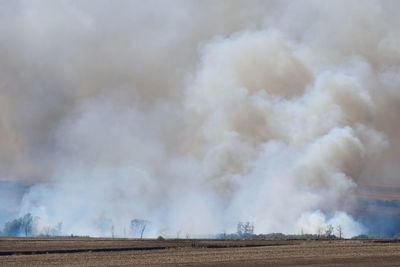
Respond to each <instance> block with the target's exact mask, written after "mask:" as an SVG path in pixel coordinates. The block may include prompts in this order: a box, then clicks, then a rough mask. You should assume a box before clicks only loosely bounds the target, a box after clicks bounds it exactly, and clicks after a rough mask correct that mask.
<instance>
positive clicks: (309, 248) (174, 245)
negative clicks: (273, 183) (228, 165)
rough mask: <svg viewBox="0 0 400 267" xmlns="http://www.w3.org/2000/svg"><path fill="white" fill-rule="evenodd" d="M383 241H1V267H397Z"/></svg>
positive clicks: (399, 254)
mask: <svg viewBox="0 0 400 267" xmlns="http://www.w3.org/2000/svg"><path fill="white" fill-rule="evenodd" d="M383 241H384V242H382V240H375V241H353V240H335V241H328V240H190V239H183V240H174V239H168V240H133V239H94V238H84V239H83V238H0V266H400V243H398V242H395V241H396V240H383Z"/></svg>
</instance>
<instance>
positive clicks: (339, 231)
mask: <svg viewBox="0 0 400 267" xmlns="http://www.w3.org/2000/svg"><path fill="white" fill-rule="evenodd" d="M336 231H337V232H338V235H339V238H342V235H343V229H342V226H341V225H340V224H339V225H338V226H337V227H336Z"/></svg>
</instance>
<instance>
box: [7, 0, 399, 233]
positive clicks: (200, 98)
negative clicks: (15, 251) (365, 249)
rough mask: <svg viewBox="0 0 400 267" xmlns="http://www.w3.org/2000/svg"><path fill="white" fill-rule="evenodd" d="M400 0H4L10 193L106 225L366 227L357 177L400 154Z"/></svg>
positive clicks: (25, 204)
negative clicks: (14, 188)
mask: <svg viewBox="0 0 400 267" xmlns="http://www.w3.org/2000/svg"><path fill="white" fill-rule="evenodd" d="M399 5H400V3H399V2H398V1H331V2H326V1H324V2H322V1H218V2H216V1H168V2H166V1H145V2H143V1H50V0H49V1H22V0H19V1H5V0H4V1H0V32H1V34H0V56H1V63H0V136H1V138H0V169H1V179H2V180H3V181H8V182H15V183H17V184H27V185H31V186H30V190H29V191H27V192H24V193H23V195H22V199H21V200H20V201H19V202H18V201H15V200H13V207H12V208H13V209H14V210H17V212H18V213H19V214H20V215H23V214H25V213H27V212H30V213H32V214H33V215H34V216H39V217H40V218H41V221H40V223H39V224H38V225H42V226H43V227H48V226H52V227H53V226H55V225H57V223H58V222H62V223H63V224H62V227H63V228H62V231H63V233H64V234H70V233H73V234H83V235H93V236H109V235H110V229H109V228H110V227H109V226H108V225H109V224H112V225H113V228H114V227H115V233H116V234H118V235H121V236H122V235H123V233H124V231H125V229H128V228H129V222H130V220H132V219H134V218H140V219H144V220H147V221H151V222H152V227H151V229H149V230H147V231H146V233H145V236H149V237H150V236H153V237H154V236H157V235H159V234H163V235H176V233H177V232H181V233H188V234H215V233H221V232H224V231H226V232H234V231H235V227H236V223H237V222H238V221H250V222H253V223H254V226H255V232H256V233H270V232H284V233H300V232H303V233H317V232H318V231H321V229H325V227H326V226H327V225H328V224H331V225H334V226H335V227H336V226H339V225H340V226H341V227H342V228H343V234H344V236H347V237H350V236H354V235H357V234H360V233H362V232H365V231H367V229H365V227H364V226H363V225H362V224H361V223H359V222H358V221H357V218H354V216H352V214H353V212H354V208H356V200H357V198H356V195H355V193H354V192H355V190H356V188H357V186H359V185H360V184H363V183H367V182H368V183H374V184H380V183H383V182H385V181H386V182H395V181H396V179H397V178H398V176H397V175H398V173H399V171H400V170H399V168H400V167H399V166H400V165H399V164H398V163H399V160H398V159H399V158H400V142H399V141H400V126H399V124H398V115H399V114H400V91H399V86H400V74H399V71H400V32H399V31H398V28H399V26H400V17H399V16H398V14H397V11H398V10H399V8H400V6H399ZM16 194H17V193H16ZM13 199H14V198H13ZM16 202H18V203H17V204H16ZM1 208H3V209H5V208H7V209H12V208H11V207H6V205H5V204H2V207H1ZM7 214H9V213H7ZM105 225H106V226H105ZM36 231H37V232H38V233H39V232H40V229H39V230H36Z"/></svg>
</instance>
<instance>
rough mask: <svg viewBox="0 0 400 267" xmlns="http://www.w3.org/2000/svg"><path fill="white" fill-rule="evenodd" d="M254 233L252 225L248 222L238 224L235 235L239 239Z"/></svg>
mask: <svg viewBox="0 0 400 267" xmlns="http://www.w3.org/2000/svg"><path fill="white" fill-rule="evenodd" d="M253 233H254V224H252V223H250V222H245V223H243V222H239V223H238V225H237V234H238V235H239V236H240V237H248V236H251V235H252V234H253Z"/></svg>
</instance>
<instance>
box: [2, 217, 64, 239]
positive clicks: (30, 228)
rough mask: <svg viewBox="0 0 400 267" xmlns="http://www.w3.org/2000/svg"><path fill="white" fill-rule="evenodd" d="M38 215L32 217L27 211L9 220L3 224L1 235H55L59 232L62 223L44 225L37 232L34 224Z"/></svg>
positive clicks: (37, 219)
mask: <svg viewBox="0 0 400 267" xmlns="http://www.w3.org/2000/svg"><path fill="white" fill-rule="evenodd" d="M39 219H40V218H39V217H33V216H32V214H30V213H27V214H25V215H24V216H22V217H20V218H17V219H14V220H11V221H9V222H7V223H6V224H5V225H4V229H3V231H1V232H0V234H1V235H2V236H57V235H60V234H61V228H62V223H58V224H57V225H56V226H55V227H50V226H44V227H42V229H41V232H37V230H36V228H37V227H36V225H37V223H38V221H39Z"/></svg>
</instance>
